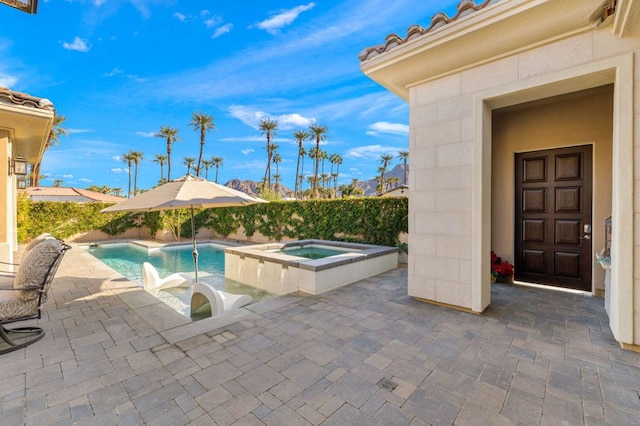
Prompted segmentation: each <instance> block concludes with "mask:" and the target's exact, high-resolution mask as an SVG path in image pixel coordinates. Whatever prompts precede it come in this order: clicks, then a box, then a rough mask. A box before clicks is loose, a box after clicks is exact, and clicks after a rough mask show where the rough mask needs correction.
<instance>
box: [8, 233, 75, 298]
mask: <svg viewBox="0 0 640 426" xmlns="http://www.w3.org/2000/svg"><path fill="white" fill-rule="evenodd" d="M62 251H63V247H62V243H61V242H60V241H58V240H56V239H55V238H53V239H45V240H44V241H42V242H40V243H39V244H38V245H36V246H35V247H33V248H32V249H31V250H29V252H28V253H27V254H26V255H25V256H24V257H23V258H22V261H21V262H20V267H19V268H18V272H17V273H16V278H15V281H14V282H13V288H15V289H21V288H24V287H30V286H42V285H43V284H44V282H45V279H46V277H47V273H48V272H49V269H50V268H51V266H52V265H53V263H54V262H55V261H56V259H57V258H58V256H60V253H62ZM20 293H21V294H20V298H21V299H22V300H25V301H26V300H33V299H37V298H38V292H36V291H22V292H20Z"/></svg>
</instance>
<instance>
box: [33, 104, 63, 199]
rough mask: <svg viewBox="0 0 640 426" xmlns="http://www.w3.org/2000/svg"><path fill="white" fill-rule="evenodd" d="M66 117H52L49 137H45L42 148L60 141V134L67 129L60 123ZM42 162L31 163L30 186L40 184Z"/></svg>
mask: <svg viewBox="0 0 640 426" xmlns="http://www.w3.org/2000/svg"><path fill="white" fill-rule="evenodd" d="M66 119H67V118H66V117H65V116H64V115H59V114H56V115H55V116H54V117H53V122H52V123H51V130H50V131H49V137H48V138H47V142H46V143H45V145H44V150H45V151H46V150H47V149H49V148H51V147H52V146H56V145H58V143H59V142H60V139H59V137H60V136H66V135H67V129H65V128H64V127H62V123H64V122H65V120H66ZM41 165H42V163H40V162H37V163H35V164H32V165H31V179H30V180H31V186H40V166H41Z"/></svg>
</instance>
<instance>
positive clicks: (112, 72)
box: [104, 68, 122, 77]
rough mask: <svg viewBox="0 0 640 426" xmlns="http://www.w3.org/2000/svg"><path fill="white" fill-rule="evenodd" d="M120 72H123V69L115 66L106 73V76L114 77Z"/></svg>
mask: <svg viewBox="0 0 640 426" xmlns="http://www.w3.org/2000/svg"><path fill="white" fill-rule="evenodd" d="M118 74H122V70H121V69H119V68H114V69H112V70H111V71H109V72H108V73H105V74H104V76H105V77H114V76H116V75H118Z"/></svg>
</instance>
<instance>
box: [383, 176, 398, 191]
mask: <svg viewBox="0 0 640 426" xmlns="http://www.w3.org/2000/svg"><path fill="white" fill-rule="evenodd" d="M386 183H387V191H388V190H390V189H392V188H397V187H398V184H399V183H400V178H399V177H393V176H392V177H388V178H387V180H386Z"/></svg>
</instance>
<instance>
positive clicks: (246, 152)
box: [240, 148, 256, 155]
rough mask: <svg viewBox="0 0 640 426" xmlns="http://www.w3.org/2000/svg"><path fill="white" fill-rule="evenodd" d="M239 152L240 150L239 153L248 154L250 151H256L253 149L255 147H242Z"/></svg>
mask: <svg viewBox="0 0 640 426" xmlns="http://www.w3.org/2000/svg"><path fill="white" fill-rule="evenodd" d="M240 152H241V153H243V154H244V155H249V154H251V153H252V152H256V150H255V149H251V148H248V149H242V150H240Z"/></svg>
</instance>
